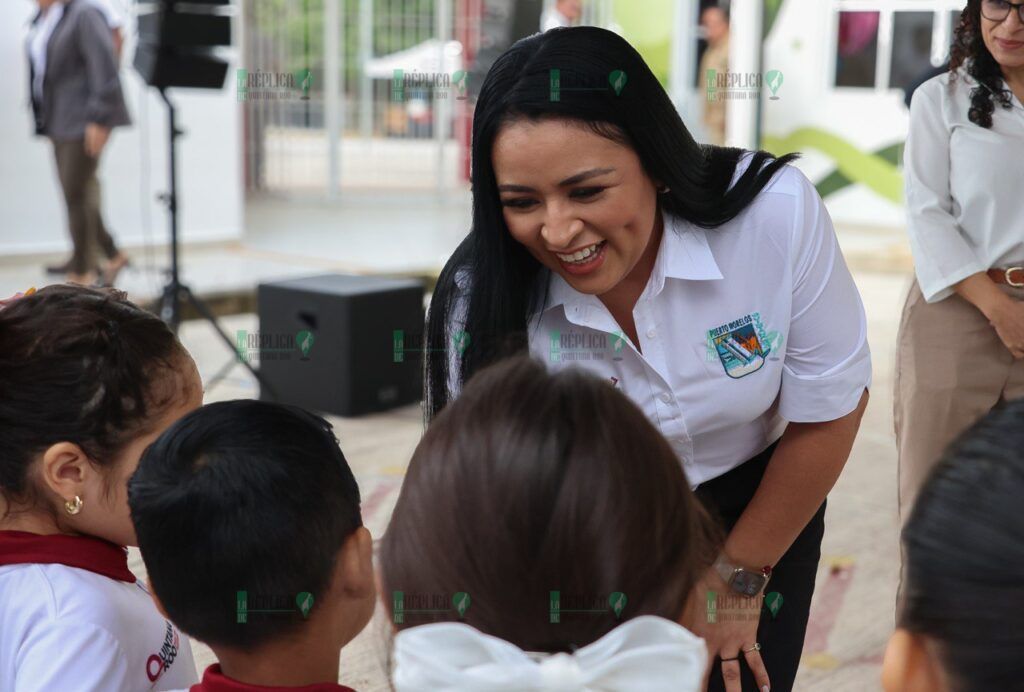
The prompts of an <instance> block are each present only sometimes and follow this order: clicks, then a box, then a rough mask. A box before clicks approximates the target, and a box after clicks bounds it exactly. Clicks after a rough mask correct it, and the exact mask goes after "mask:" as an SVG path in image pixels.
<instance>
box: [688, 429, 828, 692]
mask: <svg viewBox="0 0 1024 692" xmlns="http://www.w3.org/2000/svg"><path fill="white" fill-rule="evenodd" d="M777 444H778V443H776V444H773V445H772V446H771V447H769V448H768V449H766V450H765V451H764V452H762V453H761V454H759V455H758V456H756V457H754V458H753V459H751V460H749V461H747V462H745V463H744V464H741V465H740V466H737V467H736V468H735V469H733V470H732V471H729V472H728V473H726V474H723V475H721V476H719V477H718V478H712V479H711V480H710V481H707V482H706V483H702V484H701V485H699V486H698V487H697V489H696V494H697V497H698V498H700V501H701V502H702V503H703V504H704V506H705V507H706V508H707V509H708V511H709V512H711V515H712V516H713V517H716V518H717V519H718V521H719V523H720V525H721V526H722V528H723V529H724V530H725V531H726V532H729V531H731V530H732V527H733V526H734V525H735V524H736V522H737V520H739V518H740V515H741V514H742V513H743V510H744V509H746V507H747V504H748V503H749V502H750V500H751V498H753V497H754V493H755V492H756V491H757V487H758V485H759V484H760V482H761V477H762V476H763V475H764V471H765V468H766V467H767V465H768V460H769V459H771V455H772V453H774V451H775V448H776V446H777ZM827 503H828V501H827V500H826V501H825V502H822V503H821V507H819V508H818V511H817V512H816V513H815V515H814V517H813V518H812V519H811V520H810V522H808V523H807V526H806V527H804V530H803V531H801V532H800V535H799V536H797V538H796V540H795V541H794V542H793V545H791V546H790V548H789V550H787V551H786V553H785V554H784V555H783V556H782V559H781V560H779V562H778V564H777V565H775V567H774V569H773V570H772V576H771V578H770V579H769V580H768V585H767V587H766V588H765V593H772V592H778V593H779V594H780V595H781V596H782V606H781V607H780V608H779V609H778V611H777V612H776V616H775V617H774V618H773V617H772V614H771V612H770V611H769V610H768V608H767V607H762V608H761V619H760V621H759V623H758V626H757V641H758V642H759V643H760V644H761V659H762V660H763V661H764V666H765V669H766V670H767V671H768V677H769V679H770V680H771V686H772V692H789V690H792V689H793V680H794V679H796V671H797V668H798V667H799V665H800V654H801V652H802V650H803V647H804V634H805V632H806V630H807V617H808V615H809V614H810V611H811V596H812V595H813V594H814V579H815V576H816V575H817V571H818V560H819V559H820V558H821V538H822V536H823V535H824V533H825V505H826V504H827ZM739 663H740V670H741V672H742V675H743V680H742V684H743V692H747V691H748V690H756V689H757V683H756V682H755V680H754V675H753V674H752V673H751V672H750V668H749V667H748V666H747V662H746V660H745V658H744V656H743V654H742V653H741V654H740V659H739ZM708 690H709V692H721V691H724V690H725V684H724V683H723V681H722V662H721V660H720V659H718V658H716V659H715V661H714V663H713V664H712V669H711V676H710V678H709V682H708Z"/></svg>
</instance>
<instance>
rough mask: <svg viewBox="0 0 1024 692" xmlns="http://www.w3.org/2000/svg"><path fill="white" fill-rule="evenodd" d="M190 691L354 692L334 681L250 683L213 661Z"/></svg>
mask: <svg viewBox="0 0 1024 692" xmlns="http://www.w3.org/2000/svg"><path fill="white" fill-rule="evenodd" d="M190 692H355V690H353V689H352V688H351V687H345V686H344V685H339V684H338V683H336V682H321V683H316V684H314V685H303V686H302V687H266V686H264V685H250V684H248V683H245V682H239V681H238V680H233V679H231V678H229V677H227V676H226V675H224V673H222V672H221V670H220V664H219V663H215V664H213V665H212V666H210V667H209V668H207V669H206V671H205V672H204V673H203V681H202V682H200V683H199V684H197V685H193V686H192V687H191V689H190Z"/></svg>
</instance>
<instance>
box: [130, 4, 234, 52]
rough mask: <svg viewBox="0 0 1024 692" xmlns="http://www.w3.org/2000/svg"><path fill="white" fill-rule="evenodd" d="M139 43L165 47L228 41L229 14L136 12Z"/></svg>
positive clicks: (228, 44) (221, 43)
mask: <svg viewBox="0 0 1024 692" xmlns="http://www.w3.org/2000/svg"><path fill="white" fill-rule="evenodd" d="M138 26H139V43H146V44H150V45H161V46H165V47H175V48H178V47H185V46H190V47H203V48H209V47H212V46H230V45H231V17H228V16H226V15H218V14H179V13H176V12H163V11H156V12H147V13H145V14H140V15H139V23H138Z"/></svg>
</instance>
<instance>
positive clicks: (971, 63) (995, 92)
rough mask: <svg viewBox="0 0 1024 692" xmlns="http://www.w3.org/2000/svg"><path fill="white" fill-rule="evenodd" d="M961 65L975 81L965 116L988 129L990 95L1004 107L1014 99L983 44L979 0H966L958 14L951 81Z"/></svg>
mask: <svg viewBox="0 0 1024 692" xmlns="http://www.w3.org/2000/svg"><path fill="white" fill-rule="evenodd" d="M1011 11H1016V8H1011ZM964 65H966V68H967V74H969V75H970V76H971V77H973V78H974V81H976V82H977V83H978V86H976V87H974V88H973V89H971V107H970V108H969V109H968V111H967V117H968V119H969V120H970V121H971V122H972V123H974V124H975V125H978V126H979V127H984V128H990V127H992V113H993V112H994V111H995V103H994V102H993V100H992V98H993V96H995V98H996V99H997V100H998V101H999V105H1000V106H1002V107H1003V108H1006V109H1009V108H1012V107H1013V101H1012V100H1011V94H1010V91H1009V90H1008V89H1006V88H1004V86H1003V72H1002V69H1001V68H1000V67H999V63H998V62H996V59H995V57H993V55H992V53H991V52H990V51H989V49H988V47H987V46H986V45H985V39H984V38H983V36H982V33H981V0H969V2H968V3H967V7H965V8H964V11H963V12H961V13H960V23H959V24H957V27H956V31H955V34H954V39H953V48H952V51H951V53H950V59H949V72H950V80H951V81H952V80H956V77H957V70H958V69H960V67H961V66H964Z"/></svg>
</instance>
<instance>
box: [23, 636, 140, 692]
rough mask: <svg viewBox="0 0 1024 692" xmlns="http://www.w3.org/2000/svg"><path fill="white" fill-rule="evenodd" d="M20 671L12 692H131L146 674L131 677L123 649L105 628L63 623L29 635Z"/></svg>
mask: <svg viewBox="0 0 1024 692" xmlns="http://www.w3.org/2000/svg"><path fill="white" fill-rule="evenodd" d="M140 665H141V664H140ZM16 666H17V672H16V673H15V678H14V680H15V683H14V690H12V692H52V691H53V690H75V692H109V690H130V689H132V688H133V684H134V683H135V682H137V681H138V678H139V675H140V674H142V673H141V669H140V670H139V671H136V672H135V674H134V675H131V674H130V673H131V671H130V670H129V666H128V658H127V656H126V655H125V653H124V651H123V649H122V648H121V645H120V644H119V643H118V641H117V640H116V639H115V638H114V637H113V635H111V634H110V633H109V632H107V631H106V630H104V629H103V628H101V627H97V626H95V625H92V624H83V623H76V624H68V623H64V622H61V621H59V620H58V621H55V622H52V623H45V624H41V625H40V626H39V627H37V628H34V629H33V631H32V632H30V633H29V636H28V637H27V639H26V641H25V642H24V644H23V645H22V647H21V649H20V651H19V656H18V659H17V663H16Z"/></svg>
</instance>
